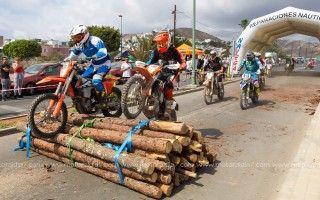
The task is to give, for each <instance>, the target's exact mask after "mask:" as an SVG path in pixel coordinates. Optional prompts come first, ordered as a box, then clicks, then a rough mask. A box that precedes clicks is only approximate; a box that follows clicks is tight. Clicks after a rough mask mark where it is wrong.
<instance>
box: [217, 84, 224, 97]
mask: <svg viewBox="0 0 320 200" xmlns="http://www.w3.org/2000/svg"><path fill="white" fill-rule="evenodd" d="M218 85H219V87H218V94H217V95H218V99H220V100H222V99H223V97H224V85H223V82H219V83H218Z"/></svg>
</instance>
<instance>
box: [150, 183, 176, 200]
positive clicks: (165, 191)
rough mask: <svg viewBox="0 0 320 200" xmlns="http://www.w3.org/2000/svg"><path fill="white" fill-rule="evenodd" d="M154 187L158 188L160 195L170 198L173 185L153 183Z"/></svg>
mask: <svg viewBox="0 0 320 200" xmlns="http://www.w3.org/2000/svg"><path fill="white" fill-rule="evenodd" d="M154 185H155V186H157V187H158V188H160V189H161V190H162V193H163V194H164V195H166V196H167V197H170V196H171V192H172V189H173V184H170V185H165V184H161V183H154Z"/></svg>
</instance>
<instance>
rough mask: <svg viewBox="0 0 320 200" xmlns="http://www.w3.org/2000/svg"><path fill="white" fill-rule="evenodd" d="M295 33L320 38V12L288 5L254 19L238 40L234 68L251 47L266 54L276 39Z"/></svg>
mask: <svg viewBox="0 0 320 200" xmlns="http://www.w3.org/2000/svg"><path fill="white" fill-rule="evenodd" d="M295 33H298V34H302V35H308V36H313V37H316V38H318V39H319V40H320V13H319V12H313V11H308V10H302V9H298V8H293V7H286V8H284V9H282V10H279V11H277V12H274V13H271V14H268V15H265V16H262V17H259V18H256V19H254V20H252V21H251V22H250V24H249V25H248V26H247V27H246V29H245V30H244V31H243V32H242V33H241V35H240V37H239V38H238V40H237V41H236V48H235V55H234V58H233V62H232V69H233V70H234V71H235V70H237V69H238V68H239V65H240V63H241V61H242V60H243V59H244V58H245V55H246V52H247V51H248V50H249V49H252V50H253V51H258V52H261V54H262V55H264V53H265V51H266V49H267V48H268V47H269V46H271V45H272V43H273V42H274V41H275V40H276V39H278V38H281V37H285V36H288V35H292V34H295Z"/></svg>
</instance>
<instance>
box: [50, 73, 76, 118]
mask: <svg viewBox="0 0 320 200" xmlns="http://www.w3.org/2000/svg"><path fill="white" fill-rule="evenodd" d="M74 75H75V71H72V72H71V74H70V75H69V76H68V78H67V81H66V82H65V84H64V85H63V86H62V83H61V82H60V83H59V85H58V88H57V90H56V92H55V93H54V94H55V95H57V96H58V97H59V98H58V103H57V105H56V107H55V108H54V111H53V113H52V114H53V116H54V117H58V116H59V113H60V110H61V106H62V104H63V102H64V99H65V95H66V93H67V91H68V87H69V85H70V83H71V81H72V78H73V76H74ZM55 103H56V101H55V100H51V101H50V103H49V108H48V110H51V109H52V108H53V106H54V105H55Z"/></svg>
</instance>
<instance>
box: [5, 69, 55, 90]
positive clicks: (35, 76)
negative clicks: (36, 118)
mask: <svg viewBox="0 0 320 200" xmlns="http://www.w3.org/2000/svg"><path fill="white" fill-rule="evenodd" d="M60 69H61V64H59V63H41V64H34V65H31V66H30V67H28V68H27V69H25V70H24V71H25V75H24V78H23V81H22V88H23V90H22V91H23V93H26V94H28V95H33V94H34V93H35V91H38V90H52V89H54V88H56V87H57V84H56V83H50V82H49V83H46V84H42V85H36V83H37V82H38V81H40V80H42V79H43V78H45V77H47V76H57V77H59V75H60ZM10 79H11V88H12V89H13V87H14V78H13V74H10Z"/></svg>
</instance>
